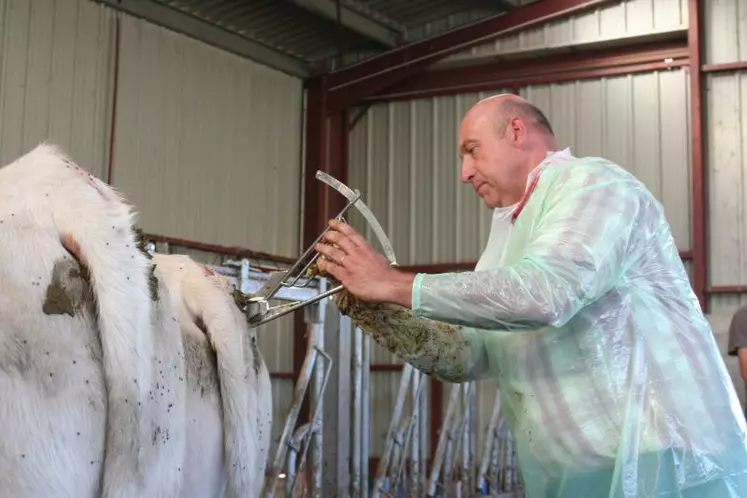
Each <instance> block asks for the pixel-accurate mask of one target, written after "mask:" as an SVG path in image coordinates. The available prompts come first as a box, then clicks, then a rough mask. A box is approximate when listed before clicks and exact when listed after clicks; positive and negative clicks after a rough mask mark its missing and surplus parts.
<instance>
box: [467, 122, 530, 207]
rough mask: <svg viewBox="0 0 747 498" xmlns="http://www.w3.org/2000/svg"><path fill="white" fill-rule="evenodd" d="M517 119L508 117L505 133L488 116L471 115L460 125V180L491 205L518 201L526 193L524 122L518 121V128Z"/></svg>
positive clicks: (502, 204)
mask: <svg viewBox="0 0 747 498" xmlns="http://www.w3.org/2000/svg"><path fill="white" fill-rule="evenodd" d="M517 121H518V118H515V119H511V120H510V121H509V124H508V126H507V129H506V130H505V134H504V135H503V136H502V137H499V134H498V130H497V129H496V126H495V124H494V122H493V121H492V120H491V119H490V118H489V116H488V117H483V116H481V115H479V114H476V115H468V116H466V117H465V119H464V121H463V122H462V125H461V126H460V127H459V154H460V156H461V158H462V167H461V180H462V181H463V182H465V183H470V184H472V187H473V188H474V189H475V192H477V195H479V196H480V197H481V198H482V199H483V201H484V202H485V204H486V205H488V206H490V207H506V206H510V205H512V204H515V203H517V202H519V199H520V198H521V196H522V195H523V193H524V186H525V183H526V175H525V173H524V172H523V168H522V165H523V162H522V158H523V155H522V151H521V142H522V141H523V126H522V125H521V123H520V122H519V123H518V129H517Z"/></svg>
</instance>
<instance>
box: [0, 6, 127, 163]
mask: <svg viewBox="0 0 747 498" xmlns="http://www.w3.org/2000/svg"><path fill="white" fill-rule="evenodd" d="M113 19H114V16H113V14H112V12H111V11H109V10H105V9H103V8H101V7H100V6H98V5H96V4H93V3H91V2H90V1H88V0H68V1H57V2H54V1H50V0H1V1H0V45H1V48H0V51H1V52H0V162H1V163H2V164H7V163H9V162H11V161H13V160H15V159H16V158H18V157H19V156H21V155H23V154H24V153H26V152H28V151H29V150H30V149H32V148H33V147H34V146H36V145H37V144H38V143H39V142H41V141H45V140H46V141H49V142H53V143H56V144H58V145H60V146H61V147H63V148H64V149H65V150H66V151H67V152H69V153H70V154H72V156H73V157H75V159H76V160H77V161H78V162H80V163H81V164H84V165H86V167H87V168H88V169H89V170H90V171H91V172H93V173H95V174H96V175H99V176H102V175H104V174H105V172H106V164H107V151H108V136H109V115H110V114H109V111H110V108H111V95H112V93H111V83H112V79H111V62H112V59H111V55H112V46H113V45H112V40H113V38H112V34H113V26H114V24H113Z"/></svg>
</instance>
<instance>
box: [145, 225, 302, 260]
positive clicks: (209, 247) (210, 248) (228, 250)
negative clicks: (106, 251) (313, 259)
mask: <svg viewBox="0 0 747 498" xmlns="http://www.w3.org/2000/svg"><path fill="white" fill-rule="evenodd" d="M142 238H144V239H147V240H152V241H153V242H164V243H167V244H171V245H175V246H182V247H186V248H188V249H196V250H198V251H205V252H214V253H218V254H227V255H230V256H236V257H239V258H248V259H256V260H261V261H270V262H272V263H281V264H292V263H294V262H295V261H296V259H295V258H289V257H288V256H279V255H277V254H270V253H267V252H261V251H252V250H251V249H246V248H244V247H236V246H221V245H218V244H207V243H205V242H197V241H195V240H187V239H180V238H177V237H169V236H167V235H158V234H152V233H143V234H142Z"/></svg>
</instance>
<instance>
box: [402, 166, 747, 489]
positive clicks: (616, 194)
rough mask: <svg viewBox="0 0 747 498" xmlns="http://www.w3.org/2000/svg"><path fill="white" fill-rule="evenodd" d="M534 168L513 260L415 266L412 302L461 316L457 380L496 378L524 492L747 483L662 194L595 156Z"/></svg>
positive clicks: (746, 456) (739, 440) (724, 389)
mask: <svg viewBox="0 0 747 498" xmlns="http://www.w3.org/2000/svg"><path fill="white" fill-rule="evenodd" d="M535 173H536V174H538V175H539V179H538V181H537V183H536V186H535V187H534V190H533V192H531V194H530V195H529V196H528V200H527V202H526V204H525V205H524V206H523V209H521V211H520V214H519V215H518V217H517V218H516V220H515V223H514V225H513V227H512V231H511V233H510V236H509V237H508V239H507V241H506V246H505V254H504V256H503V257H502V258H501V259H502V264H500V265H493V267H492V268H490V267H488V268H484V269H477V270H476V271H475V272H470V273H464V274H459V273H456V274H441V275H425V274H420V275H418V276H417V277H416V281H415V286H414V288H413V312H414V313H415V314H416V315H420V316H423V317H427V318H430V319H433V320H438V321H443V322H447V323H451V324H459V325H462V327H460V328H459V333H460V335H461V336H462V337H463V338H465V339H466V341H465V343H466V345H467V350H466V351H465V352H464V353H463V356H461V363H462V367H463V368H461V369H460V370H461V371H460V374H459V375H458V376H457V377H456V378H452V379H451V380H455V381H463V380H471V379H479V378H485V377H494V378H495V379H497V381H498V383H499V387H500V392H501V396H502V400H501V401H502V406H503V407H504V409H505V412H504V413H505V414H506V416H507V418H508V421H509V424H510V427H511V429H512V431H513V434H514V436H515V437H516V440H517V450H518V457H519V462H520V466H521V469H522V473H523V478H524V482H525V484H526V492H527V496H528V497H529V498H534V497H538V498H539V497H553V498H556V497H557V498H560V497H563V498H586V497H589V498H595V497H600V498H601V497H616V498H617V497H619V498H622V497H625V498H628V497H636V498H644V497H687V498H690V497H692V498H711V497H713V498H720V497H724V498H737V497H747V442H746V441H745V422H744V417H743V415H742V413H741V408H740V406H739V402H738V399H737V397H736V393H735V391H734V387H733V385H732V382H731V379H730V377H729V374H728V372H727V370H726V367H725V365H724V363H723V360H722V358H721V355H720V354H719V351H718V347H717V345H716V342H715V340H714V337H713V334H712V331H711V328H710V325H709V323H708V322H707V321H706V319H705V317H704V316H703V314H702V313H701V310H700V306H699V304H698V301H697V299H696V297H695V295H694V293H693V291H692V288H691V286H690V281H689V278H688V275H687V273H686V271H685V268H684V266H683V264H682V261H681V259H680V256H679V254H678V251H677V248H676V246H675V242H674V240H673V238H672V235H671V233H670V229H669V225H668V223H667V222H666V220H665V217H664V212H663V209H662V206H661V205H660V204H659V203H658V202H657V201H656V200H655V199H654V198H653V197H652V195H651V194H650V193H649V192H648V191H647V190H646V189H645V188H644V187H643V186H642V185H641V183H640V182H639V181H638V180H636V179H635V178H634V177H633V176H632V175H630V174H629V173H627V172H626V171H625V170H623V169H622V168H620V167H618V166H616V165H614V164H611V163H609V162H607V161H605V160H602V159H599V158H584V159H576V158H573V159H571V160H568V161H565V162H561V163H558V164H549V165H543V166H541V167H540V168H539V169H538V170H535ZM488 266H490V265H488ZM442 374H444V375H443V376H444V377H448V376H449V375H448V372H442Z"/></svg>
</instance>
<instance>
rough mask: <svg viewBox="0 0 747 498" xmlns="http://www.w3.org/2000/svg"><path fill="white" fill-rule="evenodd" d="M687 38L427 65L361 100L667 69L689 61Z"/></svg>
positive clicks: (418, 95) (452, 92) (475, 90)
mask: <svg viewBox="0 0 747 498" xmlns="http://www.w3.org/2000/svg"><path fill="white" fill-rule="evenodd" d="M688 55H689V49H688V46H687V41H686V40H682V41H675V42H670V43H666V44H661V43H656V44H652V43H647V44H641V45H632V46H627V47H619V48H613V49H598V50H595V51H586V52H577V53H571V54H564V55H555V56H547V57H535V58H529V59H523V60H522V59H520V60H506V61H499V62H495V63H491V64H481V65H476V66H470V67H459V68H449V69H441V70H434V71H426V72H423V73H420V74H418V75H415V76H413V77H411V78H408V79H406V80H403V81H401V82H400V83H398V84H396V85H393V86H391V87H389V88H387V89H386V91H385V92H382V93H380V94H377V95H373V96H370V97H367V98H366V99H365V102H366V103H371V102H381V101H392V100H401V99H413V98H423V97H433V96H436V95H446V94H454V93H464V92H480V91H489V90H494V89H496V88H501V87H502V88H516V87H521V86H526V85H531V84H541V83H548V82H552V83H555V82H560V81H571V80H579V79H588V78H599V77H603V76H611V75H615V74H629V73H632V72H643V71H653V70H656V69H669V68H672V67H679V66H683V65H686V64H687V63H688Z"/></svg>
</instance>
